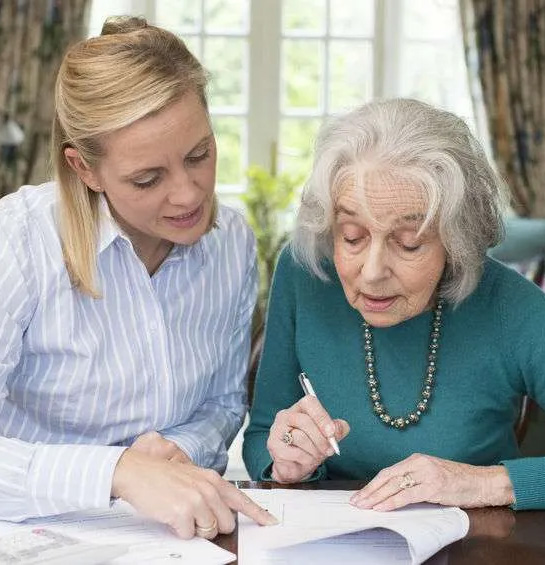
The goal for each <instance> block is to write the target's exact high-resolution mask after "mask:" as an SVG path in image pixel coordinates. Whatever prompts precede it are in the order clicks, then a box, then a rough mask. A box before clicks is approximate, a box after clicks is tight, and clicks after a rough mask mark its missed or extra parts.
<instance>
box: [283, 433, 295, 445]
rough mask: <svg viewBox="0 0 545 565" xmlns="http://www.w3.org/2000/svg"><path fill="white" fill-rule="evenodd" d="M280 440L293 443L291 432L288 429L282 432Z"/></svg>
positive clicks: (287, 443) (289, 443)
mask: <svg viewBox="0 0 545 565" xmlns="http://www.w3.org/2000/svg"><path fill="white" fill-rule="evenodd" d="M282 441H283V442H284V443H285V444H286V445H293V434H292V433H291V432H290V431H289V430H288V431H287V432H284V433H283V434H282Z"/></svg>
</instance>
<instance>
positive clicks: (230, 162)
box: [212, 116, 246, 184]
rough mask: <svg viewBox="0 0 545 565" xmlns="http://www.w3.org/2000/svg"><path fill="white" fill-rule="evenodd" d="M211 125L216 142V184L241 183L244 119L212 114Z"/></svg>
mask: <svg viewBox="0 0 545 565" xmlns="http://www.w3.org/2000/svg"><path fill="white" fill-rule="evenodd" d="M212 125H213V128H214V132H215V134H216V142H217V144H218V166H217V177H216V181H217V184H242V171H243V169H244V164H243V161H242V154H243V150H244V151H245V148H244V149H243V140H244V139H245V137H246V136H245V131H244V130H245V127H244V126H245V124H244V120H243V119H241V118H222V117H218V116H213V117H212Z"/></svg>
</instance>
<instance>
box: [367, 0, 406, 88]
mask: <svg viewBox="0 0 545 565" xmlns="http://www.w3.org/2000/svg"><path fill="white" fill-rule="evenodd" d="M403 4H404V2H403V1H402V0H377V1H376V2H375V14H376V16H375V45H374V47H375V49H374V78H375V83H374V92H373V94H374V97H375V98H392V97H395V96H399V90H400V88H399V82H400V81H399V77H400V75H399V73H400V60H401V46H402V41H403V37H402V35H403Z"/></svg>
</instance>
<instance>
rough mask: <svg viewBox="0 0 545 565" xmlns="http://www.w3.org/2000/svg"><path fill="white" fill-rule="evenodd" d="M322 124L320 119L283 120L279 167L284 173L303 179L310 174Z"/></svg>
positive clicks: (281, 124)
mask: <svg viewBox="0 0 545 565" xmlns="http://www.w3.org/2000/svg"><path fill="white" fill-rule="evenodd" d="M320 123H321V120H319V119H292V118H285V119H283V120H281V122H280V149H279V161H280V163H279V165H280V169H281V170H282V171H289V172H290V173H293V174H297V175H301V176H302V177H303V178H306V177H307V176H308V175H309V174H310V169H311V166H312V157H313V151H314V141H315V139H316V133H317V132H318V128H319V127H320Z"/></svg>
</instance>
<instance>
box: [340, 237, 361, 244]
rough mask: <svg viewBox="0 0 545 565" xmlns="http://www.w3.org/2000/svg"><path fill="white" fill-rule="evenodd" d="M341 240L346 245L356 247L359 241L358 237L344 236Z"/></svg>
mask: <svg viewBox="0 0 545 565" xmlns="http://www.w3.org/2000/svg"><path fill="white" fill-rule="evenodd" d="M343 239H344V241H345V242H346V243H348V245H356V243H358V241H359V240H360V238H359V237H346V236H344V235H343Z"/></svg>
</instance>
